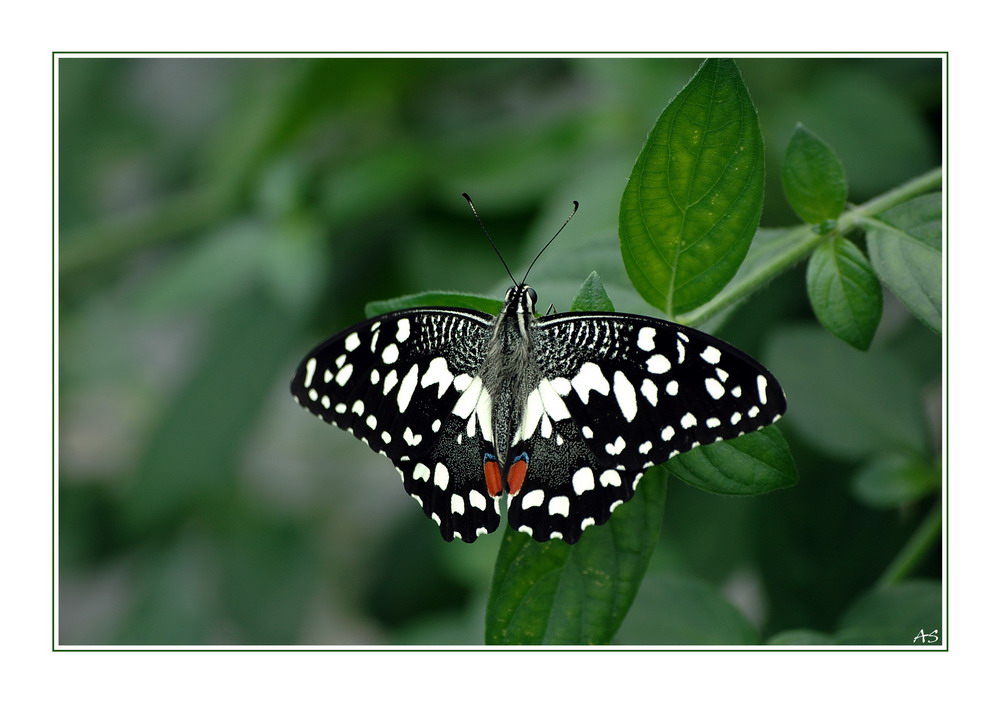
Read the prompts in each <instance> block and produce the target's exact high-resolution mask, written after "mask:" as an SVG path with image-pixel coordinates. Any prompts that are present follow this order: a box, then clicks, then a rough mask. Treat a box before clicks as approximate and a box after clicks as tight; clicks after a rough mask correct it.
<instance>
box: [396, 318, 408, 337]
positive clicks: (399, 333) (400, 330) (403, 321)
mask: <svg viewBox="0 0 1000 704" xmlns="http://www.w3.org/2000/svg"><path fill="white" fill-rule="evenodd" d="M409 337H410V320H409V318H400V319H399V322H398V323H397V324H396V340H397V341H398V342H405V341H406V340H407V338H409Z"/></svg>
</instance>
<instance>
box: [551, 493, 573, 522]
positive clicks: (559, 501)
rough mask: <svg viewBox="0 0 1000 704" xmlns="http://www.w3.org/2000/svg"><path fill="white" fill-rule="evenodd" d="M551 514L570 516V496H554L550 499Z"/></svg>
mask: <svg viewBox="0 0 1000 704" xmlns="http://www.w3.org/2000/svg"><path fill="white" fill-rule="evenodd" d="M549 515H550V516H556V515H559V516H566V517H567V518H568V517H569V497H567V496H553V497H552V498H551V499H549Z"/></svg>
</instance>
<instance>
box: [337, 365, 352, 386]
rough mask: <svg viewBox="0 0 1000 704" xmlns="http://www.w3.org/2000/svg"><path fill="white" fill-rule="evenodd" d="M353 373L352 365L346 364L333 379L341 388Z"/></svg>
mask: <svg viewBox="0 0 1000 704" xmlns="http://www.w3.org/2000/svg"><path fill="white" fill-rule="evenodd" d="M353 371H354V365H353V364H348V365H347V366H345V367H344V368H343V369H341V370H340V371H339V372H337V376H335V377H334V379H335V380H336V382H337V384H339V385H340V386H343V385H344V384H346V383H347V380H348V379H350V378H351V373H352V372H353Z"/></svg>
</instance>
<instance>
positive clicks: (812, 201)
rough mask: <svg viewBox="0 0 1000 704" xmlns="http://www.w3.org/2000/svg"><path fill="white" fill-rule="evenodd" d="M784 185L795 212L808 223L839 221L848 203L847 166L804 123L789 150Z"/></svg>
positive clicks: (789, 143)
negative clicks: (845, 169) (838, 218)
mask: <svg viewBox="0 0 1000 704" xmlns="http://www.w3.org/2000/svg"><path fill="white" fill-rule="evenodd" d="M781 183H782V185H783V186H784V188H785V197H786V198H788V203H789V204H790V205H791V206H792V209H793V210H795V212H796V214H797V215H798V216H799V217H800V218H802V219H803V220H804V221H805V222H808V223H813V224H818V223H822V222H825V221H827V220H834V219H836V218H837V217H839V216H840V213H841V212H842V211H843V210H844V204H845V203H846V202H847V174H846V173H845V171H844V165H843V164H841V163H840V159H838V158H837V155H836V153H835V152H834V151H833V149H831V148H830V145H828V144H827V143H826V142H824V141H823V140H821V139H820V138H819V137H817V136H816V135H814V134H813V133H812V132H810V131H809V130H808V129H806V128H805V127H804V126H803V125H802V124H801V123H800V124H798V125H796V126H795V132H793V133H792V138H791V139H790V140H789V142H788V148H787V149H786V150H785V162H784V164H783V165H782V170H781Z"/></svg>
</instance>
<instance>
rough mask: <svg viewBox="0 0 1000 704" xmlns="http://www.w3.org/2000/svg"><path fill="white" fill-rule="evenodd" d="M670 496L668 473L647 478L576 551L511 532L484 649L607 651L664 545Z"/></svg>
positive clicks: (490, 604) (503, 551)
mask: <svg viewBox="0 0 1000 704" xmlns="http://www.w3.org/2000/svg"><path fill="white" fill-rule="evenodd" d="M666 491H667V473H666V472H664V471H661V470H656V469H654V470H652V471H649V472H647V473H646V474H645V475H644V476H643V478H642V480H641V481H640V482H639V486H638V487H637V489H636V492H635V496H634V497H632V500H631V501H628V502H627V503H625V504H624V505H623V506H621V507H620V508H619V509H618V510H617V511H615V514H614V517H613V518H612V519H611V520H610V521H608V522H607V523H605V524H604V525H602V526H594V527H591V528H588V529H587V530H586V531H584V534H583V537H581V538H580V540H579V542H577V543H575V544H573V545H569V544H567V543H564V542H563V541H561V540H549V541H547V542H544V543H540V542H538V541H536V540H533V539H532V538H529V537H528V536H527V535H525V534H524V533H519V532H517V531H515V530H513V529H512V528H510V526H508V527H507V531H506V533H505V534H504V537H503V542H502V543H501V545H500V552H499V554H498V555H497V565H496V570H495V572H494V573H493V587H492V589H491V590H490V596H489V601H488V603H487V606H486V642H487V643H488V644H491V645H533V644H561V645H570V644H576V645H593V644H606V643H609V642H610V641H611V638H612V637H613V636H614V635H615V633H616V632H617V630H618V627H619V626H620V625H621V622H622V619H624V618H625V614H626V613H627V612H628V609H629V607H630V606H631V604H632V600H633V599H634V598H635V594H636V591H637V590H638V589H639V585H640V583H641V582H642V578H643V575H644V574H645V573H646V568H647V566H648V565H649V558H650V557H651V556H652V553H653V548H654V547H655V546H656V543H657V540H658V539H659V536H660V524H661V522H662V520H663V503H664V500H665V497H666Z"/></svg>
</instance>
